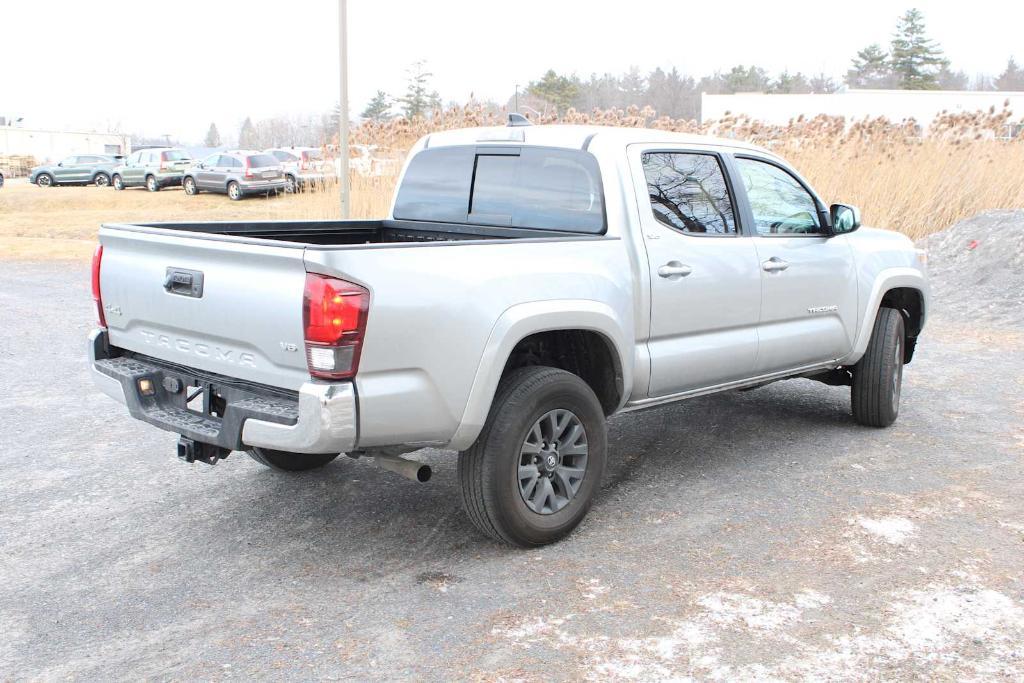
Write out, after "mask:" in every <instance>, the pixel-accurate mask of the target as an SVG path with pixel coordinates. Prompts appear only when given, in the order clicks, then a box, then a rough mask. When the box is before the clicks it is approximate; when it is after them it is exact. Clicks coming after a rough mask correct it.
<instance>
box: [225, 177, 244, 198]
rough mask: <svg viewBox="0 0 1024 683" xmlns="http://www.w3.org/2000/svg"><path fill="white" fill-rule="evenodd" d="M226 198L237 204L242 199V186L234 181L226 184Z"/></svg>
mask: <svg viewBox="0 0 1024 683" xmlns="http://www.w3.org/2000/svg"><path fill="white" fill-rule="evenodd" d="M228 198H229V199H231V201H233V202H237V201H238V200H240V199H241V198H242V186H241V185H239V184H238V183H236V182H235V181H234V180H232V181H231V182H230V183H228Z"/></svg>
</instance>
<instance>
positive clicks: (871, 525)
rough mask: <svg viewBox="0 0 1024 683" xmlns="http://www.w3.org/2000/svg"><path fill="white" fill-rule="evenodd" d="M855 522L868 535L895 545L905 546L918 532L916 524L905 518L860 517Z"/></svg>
mask: <svg viewBox="0 0 1024 683" xmlns="http://www.w3.org/2000/svg"><path fill="white" fill-rule="evenodd" d="M854 521H856V523H857V524H859V525H860V526H861V527H862V528H863V529H864V530H865V531H867V532H868V533H870V534H873V535H875V536H877V537H879V538H881V539H882V540H883V541H885V542H886V543H891V544H893V545H903V543H904V541H906V540H907V539H908V538H910V537H911V536H913V535H914V533H915V532H916V527H915V526H914V523H913V522H911V521H910V520H909V519H904V518H903V517H882V518H881V519H871V518H870V517H863V516H858V517H857V518H856V520H854Z"/></svg>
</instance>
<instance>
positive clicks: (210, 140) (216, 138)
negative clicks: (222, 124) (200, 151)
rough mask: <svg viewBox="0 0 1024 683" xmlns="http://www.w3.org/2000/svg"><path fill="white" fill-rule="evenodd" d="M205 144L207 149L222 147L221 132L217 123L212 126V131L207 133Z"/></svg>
mask: <svg viewBox="0 0 1024 683" xmlns="http://www.w3.org/2000/svg"><path fill="white" fill-rule="evenodd" d="M203 144H205V145H206V146H207V147H220V131H218V130H217V124H216V123H211V124H210V130H208V131H206V139H205V140H204V141H203Z"/></svg>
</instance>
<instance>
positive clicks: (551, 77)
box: [526, 69, 580, 113]
mask: <svg viewBox="0 0 1024 683" xmlns="http://www.w3.org/2000/svg"><path fill="white" fill-rule="evenodd" d="M526 92H527V93H529V94H531V95H533V96H534V97H539V98H540V99H542V100H544V101H545V102H547V103H549V104H551V105H553V106H554V107H555V109H557V110H558V111H559V112H562V113H564V112H565V110H566V109H568V108H569V107H572V106H573V105H575V104H576V98H577V97H578V96H579V94H580V82H579V79H578V78H576V77H575V76H572V77H569V76H559V75H558V74H556V73H555V71H554V70H553V69H548V71H547V73H545V74H544V75H543V76H542V77H541V79H540V80H539V81H530V84H529V85H528V86H526Z"/></svg>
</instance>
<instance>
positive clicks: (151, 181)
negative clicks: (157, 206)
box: [146, 176, 156, 190]
mask: <svg viewBox="0 0 1024 683" xmlns="http://www.w3.org/2000/svg"><path fill="white" fill-rule="evenodd" d="M146 188H147V189H149V190H155V189H156V178H154V177H152V176H150V178H149V180H147V181H146Z"/></svg>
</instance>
